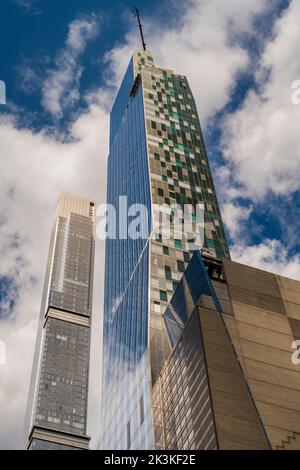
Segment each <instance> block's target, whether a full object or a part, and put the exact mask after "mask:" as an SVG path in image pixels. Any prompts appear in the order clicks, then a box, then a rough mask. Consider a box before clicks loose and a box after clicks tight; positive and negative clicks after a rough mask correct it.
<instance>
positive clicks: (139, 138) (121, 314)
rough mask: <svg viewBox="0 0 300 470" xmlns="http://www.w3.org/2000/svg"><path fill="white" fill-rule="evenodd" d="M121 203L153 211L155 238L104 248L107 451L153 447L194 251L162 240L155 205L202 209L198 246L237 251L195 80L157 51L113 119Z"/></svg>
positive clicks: (133, 78) (115, 200) (182, 240)
mask: <svg viewBox="0 0 300 470" xmlns="http://www.w3.org/2000/svg"><path fill="white" fill-rule="evenodd" d="M120 196H121V197H123V196H126V197H127V198H128V200H127V204H128V207H130V206H131V205H132V204H143V205H144V206H146V207H147V209H148V220H147V221H144V223H145V224H146V227H145V230H144V232H146V233H147V235H148V238H147V237H146V238H145V239H139V240H132V239H130V238H128V237H127V235H126V234H125V236H124V237H122V233H121V234H120V233H119V234H118V235H119V237H118V239H116V240H113V239H108V240H107V242H106V255H105V301H104V345H103V347H104V349H103V389H102V426H103V433H102V437H101V447H102V448H104V449H151V448H153V447H154V445H155V444H154V430H153V410H152V384H153V383H154V381H155V379H156V378H157V376H158V374H159V372H160V370H161V368H162V366H163V364H164V361H165V359H166V358H167V357H168V355H169V353H170V346H169V342H168V339H167V335H166V333H165V329H164V325H163V321H162V315H163V313H164V310H165V308H166V307H167V305H168V302H169V301H170V300H171V297H172V295H173V293H174V290H175V289H176V287H177V285H178V283H179V281H180V279H181V277H182V274H183V272H184V271H185V269H186V267H187V265H188V263H189V261H190V257H191V252H192V251H193V250H194V246H193V247H192V244H191V242H190V240H189V237H188V236H187V234H186V233H184V235H183V237H180V236H177V234H176V232H175V233H172V235H171V237H170V239H164V238H163V237H162V236H161V234H157V233H155V230H154V229H155V223H154V220H156V216H157V214H156V209H155V207H154V205H157V204H159V205H161V204H164V205H166V206H167V207H170V206H173V205H177V207H178V206H179V207H183V205H184V204H190V205H191V206H192V207H193V208H194V210H195V211H194V212H193V214H191V219H192V222H194V221H195V220H196V206H197V204H200V205H201V206H202V207H204V225H205V229H204V240H203V241H204V243H203V247H201V246H199V248H203V249H204V250H206V252H207V253H209V254H210V255H211V256H218V257H220V258H229V250H228V246H227V241H226V237H225V233H224V228H223V223H222V219H221V215H220V210H219V206H218V202H217V197H216V193H215V189H214V185H213V180H212V175H211V171H210V167H209V162H208V159H207V155H206V151H205V145H204V141H203V136H202V132H201V127H200V122H199V118H198V114H197V109H196V105H195V101H194V99H193V96H192V92H191V90H190V87H189V85H188V81H187V79H186V77H184V76H182V75H176V74H174V73H173V72H172V71H169V70H164V69H161V68H157V67H155V65H154V62H153V58H152V55H151V53H150V52H149V51H141V52H139V51H136V52H134V54H133V57H132V59H131V61H130V63H129V66H128V69H127V71H126V74H125V77H124V79H123V82H122V85H121V87H120V90H119V93H118V95H117V98H116V101H115V104H114V106H113V109H112V112H111V125H110V153H109V159H108V189H107V202H108V204H112V205H113V206H114V207H115V208H117V209H118V210H120V209H121V207H120V206H121V205H122V204H124V200H123V199H120ZM175 212H176V209H175ZM174 215H175V216H176V215H177V216H178V217H179V214H176V213H174ZM122 230H123V229H121V228H120V227H119V232H122Z"/></svg>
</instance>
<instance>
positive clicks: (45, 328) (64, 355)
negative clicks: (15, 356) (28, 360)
mask: <svg viewBox="0 0 300 470" xmlns="http://www.w3.org/2000/svg"><path fill="white" fill-rule="evenodd" d="M94 231H95V214H94V202H92V201H90V200H89V199H85V198H83V197H79V196H76V195H73V194H70V193H62V194H61V196H60V198H59V201H58V206H57V211H56V219H55V224H54V228H53V231H52V235H51V241H50V249H49V257H48V264H47V270H46V278H45V284H44V291H43V299H42V306H41V313H40V321H39V326H38V335H37V340H36V348H35V356H34V366H33V370H32V379H31V385H30V393H29V403H28V419H27V432H29V434H28V437H29V441H28V448H29V449H34V450H46V449H48V450H56V449H58V450H59V449H61V450H64V449H65V450H67V449H87V448H88V445H89V437H88V436H87V435H86V426H87V422H86V421H87V398H88V374H89V354H90V324H91V314H92V292H93V270H94V244H95V236H94Z"/></svg>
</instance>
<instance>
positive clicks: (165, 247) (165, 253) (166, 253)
mask: <svg viewBox="0 0 300 470" xmlns="http://www.w3.org/2000/svg"><path fill="white" fill-rule="evenodd" d="M163 254H164V255H168V256H169V248H168V247H167V246H163Z"/></svg>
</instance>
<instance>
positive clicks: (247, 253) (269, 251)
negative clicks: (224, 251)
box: [231, 239, 300, 280]
mask: <svg viewBox="0 0 300 470" xmlns="http://www.w3.org/2000/svg"><path fill="white" fill-rule="evenodd" d="M231 256H232V259H233V261H237V262H238V263H242V264H246V265H248V266H253V267H255V268H260V269H264V270H265V271H269V272H272V273H275V274H279V275H281V276H285V277H289V278H291V279H296V280H300V255H295V256H293V257H292V258H290V257H289V255H288V252H287V250H286V248H285V245H284V244H283V243H282V242H280V241H278V240H270V239H266V240H263V242H262V243H260V244H259V245H253V246H245V245H244V244H236V245H235V246H233V248H232V249H231Z"/></svg>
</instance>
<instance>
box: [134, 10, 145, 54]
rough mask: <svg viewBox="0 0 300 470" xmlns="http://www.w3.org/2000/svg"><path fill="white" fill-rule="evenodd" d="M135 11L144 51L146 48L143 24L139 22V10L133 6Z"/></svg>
mask: <svg viewBox="0 0 300 470" xmlns="http://www.w3.org/2000/svg"><path fill="white" fill-rule="evenodd" d="M135 13H136V16H137V19H138V23H139V28H140V33H141V38H142V43H143V49H144V51H145V50H146V43H145V40H144V33H143V25H142V24H141V19H140V12H139V10H138V9H137V8H136V7H135Z"/></svg>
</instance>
